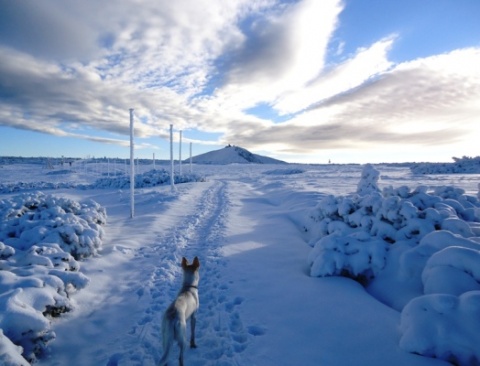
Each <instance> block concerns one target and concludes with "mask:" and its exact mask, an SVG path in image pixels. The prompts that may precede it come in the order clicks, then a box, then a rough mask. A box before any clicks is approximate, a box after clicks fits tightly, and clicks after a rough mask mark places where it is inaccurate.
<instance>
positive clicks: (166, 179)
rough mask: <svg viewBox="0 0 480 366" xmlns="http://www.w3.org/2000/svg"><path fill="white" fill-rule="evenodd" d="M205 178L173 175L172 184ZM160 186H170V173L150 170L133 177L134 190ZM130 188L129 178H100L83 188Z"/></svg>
mask: <svg viewBox="0 0 480 366" xmlns="http://www.w3.org/2000/svg"><path fill="white" fill-rule="evenodd" d="M204 181H205V177H203V176H200V175H198V174H194V173H186V174H175V175H174V183H175V184H179V183H188V182H204ZM162 184H170V173H169V172H167V171H166V170H164V169H160V170H155V169H154V170H150V171H148V172H146V173H142V174H137V175H135V188H145V187H155V186H158V185H162ZM129 187H130V177H129V176H121V177H107V178H100V179H97V181H96V182H95V183H94V184H93V185H90V186H84V187H83V188H88V189H91V188H120V189H126V188H129Z"/></svg>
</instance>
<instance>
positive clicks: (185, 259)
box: [182, 257, 188, 268]
mask: <svg viewBox="0 0 480 366" xmlns="http://www.w3.org/2000/svg"><path fill="white" fill-rule="evenodd" d="M187 266H188V262H187V258H185V257H182V268H187Z"/></svg>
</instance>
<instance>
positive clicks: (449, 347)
mask: <svg viewBox="0 0 480 366" xmlns="http://www.w3.org/2000/svg"><path fill="white" fill-rule="evenodd" d="M378 177H379V172H378V171H377V170H376V169H375V168H374V167H372V166H371V165H366V166H365V168H364V170H363V172H362V178H361V180H360V183H359V184H358V189H357V193H356V194H352V195H349V196H331V195H329V196H326V197H324V198H323V199H322V200H321V201H320V203H319V204H318V206H317V207H316V208H315V209H314V211H313V212H312V213H311V219H312V223H311V224H310V225H309V226H308V228H309V231H310V232H311V241H310V243H311V245H312V246H313V250H312V251H311V253H310V255H309V257H308V262H309V264H310V266H311V268H310V273H311V275H312V276H347V277H350V278H354V279H356V280H357V281H359V282H361V283H362V284H363V285H364V286H366V287H367V289H368V290H369V292H370V293H371V294H372V295H373V296H375V297H377V298H378V299H379V300H381V301H383V302H384V303H386V304H388V305H389V306H392V307H393V308H394V309H396V310H398V311H401V312H402V320H401V332H402V337H401V340H400V346H401V347H402V348H403V349H405V350H406V351H409V352H415V353H418V354H422V355H425V356H430V357H436V358H440V359H445V360H447V361H452V362H454V363H457V364H461V365H472V364H473V365H476V364H479V362H480V347H478V345H479V344H480V331H479V330H478V328H476V327H478V325H479V322H478V321H480V237H479V236H480V202H479V201H478V199H477V197H475V196H471V195H466V194H465V191H464V190H463V189H459V188H454V187H452V186H444V187H437V188H435V189H433V190H432V191H429V190H428V189H427V187H422V186H420V187H416V188H415V189H410V188H409V187H406V186H402V187H398V188H392V187H386V188H384V189H383V191H380V189H379V188H378V185H377V181H378ZM472 320H474V321H472Z"/></svg>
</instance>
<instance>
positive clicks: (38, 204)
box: [0, 192, 106, 365]
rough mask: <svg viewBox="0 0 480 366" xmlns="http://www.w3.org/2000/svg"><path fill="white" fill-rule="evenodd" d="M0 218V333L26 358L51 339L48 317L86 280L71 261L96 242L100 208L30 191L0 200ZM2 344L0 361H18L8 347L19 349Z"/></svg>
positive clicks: (102, 217) (66, 305)
mask: <svg viewBox="0 0 480 366" xmlns="http://www.w3.org/2000/svg"><path fill="white" fill-rule="evenodd" d="M0 220H1V222H0V240H1V241H0V331H1V332H2V333H1V335H0V338H1V337H3V338H7V337H8V339H9V340H10V342H13V343H14V344H15V345H17V346H20V347H21V349H22V351H21V352H22V353H23V357H24V358H25V359H26V360H28V361H32V360H34V359H35V358H36V355H38V354H39V353H41V352H42V351H43V349H44V348H45V346H46V344H47V343H48V342H49V341H51V340H53V339H54V338H55V334H54V332H53V331H52V330H51V328H50V320H49V319H48V318H49V317H55V316H59V315H60V314H62V313H65V312H67V311H70V310H71V309H72V308H73V304H72V302H71V300H70V294H72V293H73V292H75V291H77V290H79V289H82V288H84V287H85V286H86V285H87V284H88V278H87V277H86V276H85V275H83V274H82V273H80V272H79V268H80V265H79V263H78V262H77V260H78V259H80V258H85V257H88V256H92V255H95V254H96V253H97V251H98V249H99V248H100V247H101V244H102V236H103V228H102V226H101V225H103V224H105V222H106V212H105V209H104V208H102V207H100V205H98V204H97V203H96V202H93V201H88V202H83V203H79V202H76V201H73V200H70V199H66V198H60V197H54V196H51V195H48V196H47V195H45V194H43V193H41V192H33V193H29V194H23V195H20V196H16V197H13V198H11V199H7V200H1V201H0ZM2 347H3V349H5V350H6V351H5V352H7V351H8V354H5V355H2V354H1V352H0V360H5V363H6V364H8V362H13V364H19V365H21V364H22V363H21V362H18V361H17V360H16V353H15V352H13V351H14V350H17V353H18V350H19V349H20V348H15V347H13V348H12V347H11V346H10V345H9V343H8V341H6V340H3V341H2V342H0V349H1V348H2ZM12 352H13V353H12ZM12 360H13V361H12ZM15 362H17V363H15ZM11 364H12V363H11Z"/></svg>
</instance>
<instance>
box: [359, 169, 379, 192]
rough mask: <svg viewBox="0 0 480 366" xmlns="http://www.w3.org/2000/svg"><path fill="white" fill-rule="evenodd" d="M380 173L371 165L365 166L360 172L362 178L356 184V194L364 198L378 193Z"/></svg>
mask: <svg viewBox="0 0 480 366" xmlns="http://www.w3.org/2000/svg"><path fill="white" fill-rule="evenodd" d="M379 176H380V173H379V171H378V170H377V169H375V168H374V167H373V166H372V165H370V164H366V165H365V167H364V168H363V170H362V177H361V179H360V181H359V182H358V186H357V193H358V194H359V195H360V196H365V195H366V194H369V193H372V192H379V191H380V189H379V188H378V185H377V182H378V177H379Z"/></svg>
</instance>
